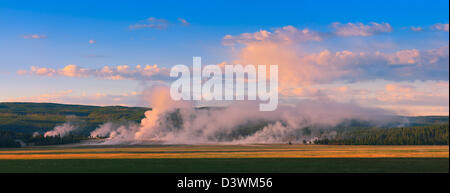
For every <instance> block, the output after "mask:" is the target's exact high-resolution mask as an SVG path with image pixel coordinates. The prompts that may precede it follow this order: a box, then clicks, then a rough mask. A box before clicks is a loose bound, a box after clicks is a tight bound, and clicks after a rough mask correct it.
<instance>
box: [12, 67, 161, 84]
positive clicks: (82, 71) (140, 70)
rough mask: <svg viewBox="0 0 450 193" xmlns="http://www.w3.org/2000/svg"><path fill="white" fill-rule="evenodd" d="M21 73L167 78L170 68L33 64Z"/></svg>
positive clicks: (145, 78) (103, 77)
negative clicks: (60, 66) (58, 67)
mask: <svg viewBox="0 0 450 193" xmlns="http://www.w3.org/2000/svg"><path fill="white" fill-rule="evenodd" d="M17 74H19V75H26V74H29V75H38V76H66V77H94V78H101V79H111V80H121V79H131V80H140V81H144V80H167V79H169V69H167V68H160V67H158V66H157V65H156V64H155V65H145V66H141V65H137V66H135V67H130V66H128V65H120V66H104V67H102V68H100V69H88V68H82V67H79V66H77V65H74V64H70V65H67V66H65V67H64V68H61V69H53V68H45V67H36V66H32V67H31V68H30V70H19V71H17Z"/></svg>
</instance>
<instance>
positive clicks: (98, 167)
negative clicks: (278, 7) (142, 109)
mask: <svg viewBox="0 0 450 193" xmlns="http://www.w3.org/2000/svg"><path fill="white" fill-rule="evenodd" d="M0 172H3V173H5V172H50V173H54V172H56V173H59V172H71V173H72V172H74V173H78V172H102V173H109V172H132V173H141V172H146V173H147V172H149V173H159V172H163V173H166V172H167V173H174V172H181V173H197V172H218V173H231V172H239V173H260V172H268V173H272V172H280V173H310V172H314V173H330V172H331V173H334V172H350V173H358V172H377V173H379V172H381V173H384V172H395V173H397V172H401V173H403V172H426V173H435V172H439V173H448V172H449V159H448V158H237V159H229V158H213V159H208V158H202V159H45V160H0Z"/></svg>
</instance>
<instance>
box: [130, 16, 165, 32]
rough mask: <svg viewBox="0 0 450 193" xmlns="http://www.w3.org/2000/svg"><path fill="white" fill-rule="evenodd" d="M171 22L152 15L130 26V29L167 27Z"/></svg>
mask: <svg viewBox="0 0 450 193" xmlns="http://www.w3.org/2000/svg"><path fill="white" fill-rule="evenodd" d="M168 26H169V22H168V21H167V20H165V19H158V18H154V17H150V18H148V19H147V20H145V22H143V23H136V24H133V25H130V26H128V27H129V28H130V29H142V28H153V29H160V30H162V29H167V27H168Z"/></svg>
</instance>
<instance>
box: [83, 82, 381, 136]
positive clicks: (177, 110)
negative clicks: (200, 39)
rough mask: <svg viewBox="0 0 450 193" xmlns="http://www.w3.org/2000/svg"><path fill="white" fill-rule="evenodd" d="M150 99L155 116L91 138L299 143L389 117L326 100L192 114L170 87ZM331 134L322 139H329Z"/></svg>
mask: <svg viewBox="0 0 450 193" xmlns="http://www.w3.org/2000/svg"><path fill="white" fill-rule="evenodd" d="M150 93H151V95H150V96H149V99H150V104H151V107H152V110H151V111H147V112H146V113H145V118H144V119H142V121H141V124H140V125H137V124H133V123H125V124H118V123H106V124H103V125H102V126H100V127H99V128H97V129H96V130H94V131H93V132H92V133H91V136H93V137H96V136H103V137H107V139H106V141H105V143H107V144H143V143H164V144H204V143H231V144H239V143H286V142H289V141H292V142H299V143H301V142H302V141H303V140H310V139H311V138H313V137H314V136H319V132H321V131H319V129H326V128H331V127H335V126H336V125H338V124H341V123H342V122H344V121H346V120H355V119H356V120H360V121H366V122H372V123H375V122H386V120H385V118H386V117H388V116H386V115H388V112H386V111H383V110H380V109H371V108H363V107H360V106H357V105H355V104H350V103H345V104H343V103H336V102H333V101H330V100H328V99H320V100H319V99H318V100H308V101H302V102H299V103H297V104H296V105H291V106H287V105H286V106H279V107H278V109H277V110H275V111H270V112H267V111H266V112H262V111H259V110H258V103H257V101H241V102H235V103H233V104H231V105H229V106H227V107H212V108H194V105H193V104H192V103H190V102H186V101H181V102H179V101H173V100H172V99H171V97H170V95H169V89H168V88H167V87H162V86H158V87H154V88H153V89H152V90H151V92H150ZM330 135H333V132H328V133H323V131H322V132H321V133H320V136H322V137H323V136H330Z"/></svg>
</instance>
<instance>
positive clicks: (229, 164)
mask: <svg viewBox="0 0 450 193" xmlns="http://www.w3.org/2000/svg"><path fill="white" fill-rule="evenodd" d="M448 165H449V147H448V146H381V145H379V146H347V145H170V146H133V147H130V146H80V147H67V146H66V147H63V146H58V147H55V146H52V147H32V148H20V149H14V148H11V149H0V172H448V171H449V168H448Z"/></svg>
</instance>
